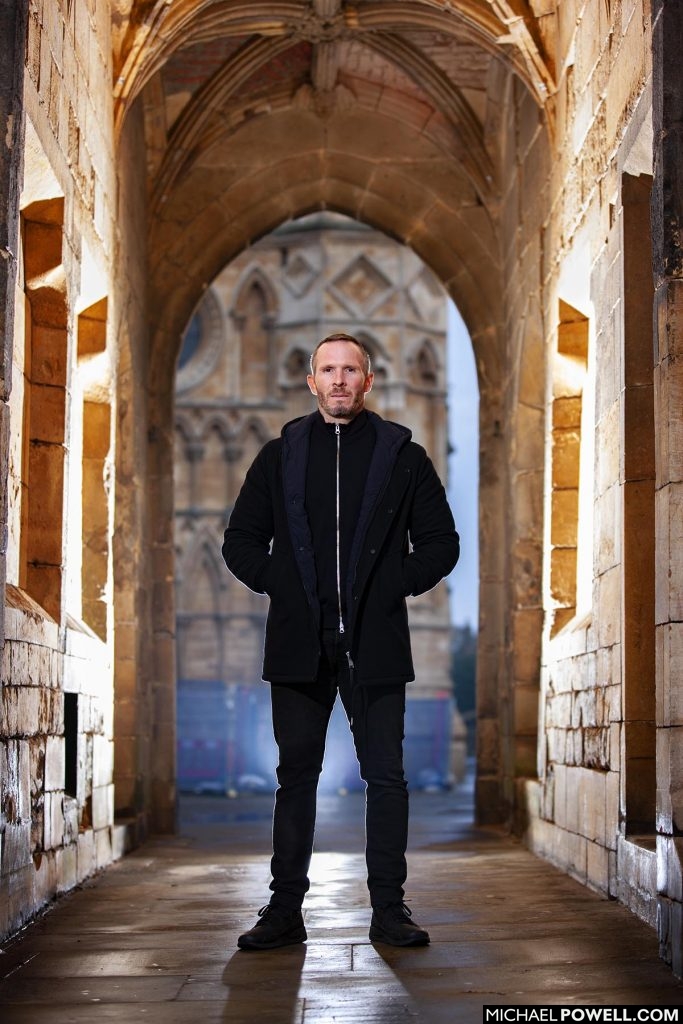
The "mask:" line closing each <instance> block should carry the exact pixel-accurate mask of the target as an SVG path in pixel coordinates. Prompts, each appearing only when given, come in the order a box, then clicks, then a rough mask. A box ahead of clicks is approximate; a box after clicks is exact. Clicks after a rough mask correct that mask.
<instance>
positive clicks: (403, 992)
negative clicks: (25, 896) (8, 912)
mask: <svg viewBox="0 0 683 1024" xmlns="http://www.w3.org/2000/svg"><path fill="white" fill-rule="evenodd" d="M271 808H272V798H271V797H270V796H264V795H258V796H249V797H239V798H237V799H234V800H228V799H224V798H221V797H210V796H203V797H185V798H183V800H182V802H181V823H182V824H181V830H180V833H179V834H178V835H177V836H175V837H172V838H167V839H158V840H156V839H155V840H152V841H150V842H148V843H147V844H146V845H145V846H144V847H143V848H142V849H139V850H137V851H136V852H134V853H133V854H131V855H130V856H128V857H127V858H125V859H124V860H123V861H121V862H119V863H118V864H116V865H114V866H113V867H112V868H110V869H108V870H107V871H105V872H104V873H102V874H101V875H100V876H99V877H98V878H96V879H94V880H93V881H91V882H89V883H87V884H86V885H85V886H83V887H82V888H80V889H78V890H77V891H75V892H72V893H70V894H68V895H66V896H65V897H63V898H62V899H60V900H59V901H58V902H57V904H56V905H55V906H54V907H53V908H52V909H51V910H50V911H49V912H48V913H46V914H44V915H43V916H41V917H40V918H39V919H38V920H37V921H36V922H34V923H33V924H32V925H31V926H29V927H28V928H27V929H25V930H24V931H23V932H22V934H21V935H20V936H19V937H17V938H16V939H15V940H14V941H12V942H9V943H7V944H6V945H5V947H4V950H3V952H2V954H0V1021H1V1022H2V1024H71V1022H74V1024H94V1022H96V1021H117V1022H126V1024H128V1022H133V1021H135V1022H137V1021H145V1022H148V1024H186V1022H188V1024H196V1022H201V1024H218V1022H230V1024H247V1022H249V1024H333V1022H340V1024H401V1022H420V1024H447V1022H448V1024H451V1022H456V1021H457V1022H469V1021H473V1022H475V1021H476V1022H480V1021H482V1017H483V1014H482V1006H483V1005H484V1004H487V1003H488V1004H517V1005H529V1004H537V1003H545V1004H548V1003H552V1004H564V1005H568V1006H571V1005H576V1004H589V1005H606V1004H612V1003H619V1004H649V1005H657V1006H662V1005H676V1006H678V1005H683V984H682V983H681V982H679V981H677V980H676V979H675V978H674V977H673V976H672V974H671V972H670V971H669V969H668V968H667V967H666V965H665V964H663V963H662V962H661V961H660V960H659V959H658V956H657V939H656V935H655V933H654V932H653V931H652V930H651V929H650V928H648V927H647V926H646V925H644V924H642V923H641V922H640V921H638V920H637V919H636V918H635V917H633V915H632V914H630V913H629V912H628V911H627V910H626V909H624V908H623V907H621V906H620V905H619V904H617V903H615V902H613V901H609V900H606V899H603V898H601V897H600V896H598V895H596V894H595V893H592V892H590V891H589V890H587V889H585V888H584V887H583V886H581V885H579V884H578V883H576V882H574V881H572V880H571V879H569V878H567V877H566V876H565V875H563V874H562V873H561V872H559V871H557V870H556V869H554V868H553V867H552V866H550V865H549V864H547V863H545V862H544V861H541V860H538V859H537V858H535V857H534V856H533V855H531V854H530V853H529V852H528V851H527V850H525V848H524V847H523V846H521V845H520V844H519V843H517V842H515V841H513V840H511V839H509V838H506V837H504V836H502V835H501V834H500V833H498V832H496V831H494V830H483V829H481V830H480V829H476V828H474V827H473V826H472V824H471V792H470V791H469V789H468V788H467V787H462V788H461V789H459V790H457V791H455V792H450V793H432V794H430V793H417V794H414V795H413V797H412V814H411V841H410V850H409V871H410V876H409V888H408V897H409V900H410V906H411V908H412V909H413V912H414V916H415V918H416V920H418V921H419V922H420V924H422V925H424V926H425V927H427V928H428V929H429V931H430V933H431V937H432V943H431V945H430V946H428V947H425V948H419V949H394V948H392V947H389V946H380V945H376V946H374V945H372V944H371V943H370V941H369V939H368V926H369V918H370V912H369V909H368V902H367V890H366V886H365V869H364V859H363V855H362V845H363V822H362V812H363V798H362V795H360V794H351V795H348V796H335V795H325V796H322V797H321V799H320V808H319V826H318V832H317V852H316V854H315V855H314V860H313V865H312V875H311V877H312V885H311V891H310V893H309V895H308V897H307V900H306V903H305V920H306V927H307V930H308V935H309V938H308V942H307V943H306V944H305V945H301V946H290V947H287V948H285V949H281V950H273V951H269V952H262V953H253V952H251V953H250V952H241V951H238V950H237V948H236V945H235V942H236V939H237V936H238V935H239V934H240V932H242V931H243V930H245V929H246V928H249V927H251V925H252V924H253V923H254V920H255V917H256V911H257V910H258V908H259V907H260V906H262V905H263V904H264V903H265V902H267V897H268V888H267V887H268V881H269V865H268V861H269V852H270V823H271Z"/></svg>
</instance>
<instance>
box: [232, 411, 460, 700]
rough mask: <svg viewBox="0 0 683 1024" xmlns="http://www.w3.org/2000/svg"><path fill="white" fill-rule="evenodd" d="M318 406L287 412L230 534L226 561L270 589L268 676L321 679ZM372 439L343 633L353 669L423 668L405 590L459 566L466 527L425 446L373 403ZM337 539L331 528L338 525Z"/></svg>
mask: <svg viewBox="0 0 683 1024" xmlns="http://www.w3.org/2000/svg"><path fill="white" fill-rule="evenodd" d="M318 415H319V413H318V412H314V413H312V414H311V415H309V416H304V417H302V418H300V419H297V420H292V421H291V422H290V423H287V424H286V425H285V426H284V427H283V429H282V433H281V436H280V437H279V438H277V439H276V440H273V441H269V442H268V443H267V444H266V445H264V447H263V448H262V449H261V451H260V452H259V454H258V455H257V457H256V459H255V460H254V462H253V463H252V465H251V467H250V469H249V471H248V472H247V475H246V478H245V481H244V484H243V486H242V489H241V491H240V493H239V495H238V497H237V501H236V502H235V507H234V509H233V511H232V515H231V516H230V522H229V524H228V528H227V529H226V531H225V537H224V541H223V557H224V559H225V563H226V565H227V566H228V569H230V571H231V572H232V573H233V574H234V575H235V576H236V577H237V579H238V580H240V581H241V582H242V583H244V584H245V585H246V586H247V587H249V588H250V589H251V590H253V591H255V592H256V593H259V594H261V593H266V594H268V596H269V597H270V609H269V612H268V619H267V622H266V635H265V650H264V662H263V678H264V679H266V680H268V681H270V682H273V683H297V682H299V683H306V682H312V681H314V680H315V678H316V676H317V674H318V663H319V659H320V605H319V602H318V597H317V581H316V568H315V559H314V554H313V540H312V537H311V531H310V526H309V522H308V516H307V514H306V508H305V504H304V498H305V493H306V466H307V459H308V447H309V438H310V431H311V428H312V425H313V423H314V421H315V417H317V416H318ZM369 416H370V417H371V420H372V424H373V426H374V428H375V433H376V442H375V447H374V451H373V454H372V459H371V461H370V467H369V470H368V475H367V480H366V485H365V490H364V493H363V498H362V501H361V504H360V512H359V515H358V522H357V525H356V528H355V532H354V537H353V541H352V545H351V551H350V556H349V560H348V573H347V578H346V580H345V581H343V584H344V586H345V588H346V602H345V603H346V608H347V609H348V611H347V619H348V621H347V623H346V632H345V637H346V640H347V642H348V650H349V653H350V655H351V657H352V660H353V663H354V666H355V674H356V681H357V682H358V683H361V684H370V685H371V684H391V683H402V682H409V681H410V680H412V679H414V678H415V674H414V671H413V662H412V655H411V649H410V634H409V631H408V613H407V608H406V600H405V599H406V597H407V596H408V595H418V594H423V593H425V592H426V591H427V590H431V589H432V587H435V586H436V584H437V583H438V582H439V581H440V580H441V579H443V577H444V576H447V575H448V573H449V572H450V571H451V570H452V569H453V567H454V566H455V564H456V562H457V560H458V555H459V551H460V547H459V538H458V534H457V533H456V530H455V525H454V522H453V516H452V514H451V510H450V508H449V506H448V502H447V500H446V494H445V491H444V488H443V485H442V484H441V481H440V480H439V477H438V476H437V473H436V471H435V469H434V467H433V465H432V463H431V461H430V459H429V458H428V456H427V453H426V452H425V450H424V448H422V447H420V445H418V444H415V443H414V442H413V441H411V439H410V438H411V433H410V431H409V430H408V429H407V428H406V427H403V426H401V425H399V424H397V423H392V422H390V421H389V420H384V419H382V418H381V417H380V416H377V415H376V414H375V413H369ZM330 543H331V544H334V537H333V536H331V537H330Z"/></svg>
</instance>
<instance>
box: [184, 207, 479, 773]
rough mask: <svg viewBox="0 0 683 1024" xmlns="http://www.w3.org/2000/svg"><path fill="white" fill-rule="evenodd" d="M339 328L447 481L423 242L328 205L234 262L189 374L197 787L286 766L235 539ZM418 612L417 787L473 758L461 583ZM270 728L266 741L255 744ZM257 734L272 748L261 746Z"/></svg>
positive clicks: (435, 288) (260, 601)
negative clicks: (262, 460) (459, 666)
mask: <svg viewBox="0 0 683 1024" xmlns="http://www.w3.org/2000/svg"><path fill="white" fill-rule="evenodd" d="M339 330H341V331H346V332H347V333H349V334H353V335H355V336H356V337H358V338H359V339H361V340H362V341H363V343H364V344H365V345H366V347H367V348H368V350H369V351H370V353H371V355H372V363H373V370H374V372H375V383H374V387H373V390H372V392H371V393H370V395H369V396H368V407H369V408H372V409H375V410H376V411H377V412H379V413H380V414H381V415H382V416H384V417H385V418H387V419H395V420H398V421H400V422H401V423H404V424H405V425H406V426H408V427H410V428H411V430H412V431H413V437H414V439H415V440H416V441H418V442H419V443H420V444H422V445H424V447H425V448H426V449H427V451H428V453H429V455H430V456H431V458H432V461H433V462H434V464H435V466H436V469H437V471H438V473H439V475H440V476H441V479H442V480H444V481H445V478H446V460H447V444H448V442H447V410H446V383H445V362H446V297H445V293H444V291H443V288H442V287H441V285H440V284H439V283H438V281H437V280H436V278H435V277H434V276H433V275H432V273H431V272H430V271H429V270H428V269H427V268H426V267H425V265H424V264H423V263H422V262H421V261H420V260H419V259H418V258H417V257H416V256H415V255H414V254H413V253H412V252H411V251H410V250H409V249H408V248H406V247H405V246H402V245H400V244H398V243H397V242H394V241H393V240H392V239H390V238H388V237H387V236H385V235H383V234H380V233H379V232H377V231H374V230H372V229H370V228H368V227H366V226H364V225H361V224H359V223H357V222H356V221H353V220H350V219H348V218H346V217H344V216H341V215H338V214H332V213H320V214H312V215H310V216H307V217H304V218H302V219H300V220H297V221H295V222H291V223H288V224H286V225H284V226H283V227H281V228H279V229H278V230H277V231H275V232H273V233H272V234H270V235H268V236H267V237H266V238H264V239H262V240H261V241H259V242H257V243H256V244H255V245H253V246H252V247H250V248H249V249H247V250H246V251H245V252H243V253H242V254H241V255H240V256H239V257H238V258H237V259H236V260H235V261H234V262H232V263H231V264H230V265H229V266H227V267H226V268H225V269H224V270H223V271H222V272H221V273H220V274H219V275H218V277H217V278H216V279H215V280H214V281H213V282H212V283H211V285H210V286H209V287H208V288H207V290H206V292H205V294H204V296H203V298H202V301H201V303H200V304H199V306H198V308H197V310H196V312H195V315H194V317H193V319H192V321H191V322H190V324H189V326H188V329H187V331H186V334H185V338H184V343H183V347H182V351H181V354H180V359H179V365H178V373H177V384H176V447H175V487H176V502H175V508H176V513H175V515H176V523H175V537H176V549H177V555H178V558H177V605H176V607H177V650H178V675H179V716H178V730H179V738H180V746H179V782H180V784H181V786H182V785H185V786H196V787H202V786H213V785H215V787H216V788H218V789H223V788H227V789H239V788H243V787H244V785H247V784H248V782H249V780H251V782H252V783H253V784H256V780H258V779H261V778H264V777H265V776H266V775H268V774H269V773H270V772H271V771H272V756H270V755H269V754H268V749H267V748H268V747H269V744H270V742H272V741H271V740H270V737H269V736H268V725H267V716H265V715H264V714H263V709H264V706H265V704H266V703H267V691H266V688H265V687H264V686H263V685H262V684H260V682H259V681H260V675H261V658H262V646H263V628H264V623H265V616H266V612H267V598H264V597H261V596H259V595H255V594H252V593H251V592H250V591H248V590H247V589H246V588H245V587H243V586H242V585H241V584H240V583H238V582H237V581H236V580H235V579H234V578H233V577H232V576H231V575H230V574H229V573H228V572H227V570H226V569H225V566H224V565H223V562H222V558H221V553H220V545H221V541H222V536H223V530H224V529H225V525H226V523H227V520H228V517H229V514H230V510H231V508H232V504H233V502H234V500H235V497H236V495H237V493H238V491H239V488H240V486H241V484H242V481H243V479H244V476H245V473H246V471H247V469H248V467H249V465H250V463H251V461H252V459H253V458H254V456H255V455H256V453H257V451H258V450H259V448H260V447H261V445H262V444H263V443H264V442H265V441H266V440H268V439H269V438H272V437H275V436H276V435H278V434H279V432H280V429H281V427H282V425H283V424H284V423H285V422H287V420H290V419H293V418H294V417H297V416H301V415H304V414H306V413H308V412H310V411H311V410H313V409H314V408H315V400H314V399H313V397H312V395H311V394H310V391H309V389H308V386H307V384H306V380H305V377H306V373H307V371H308V360H309V355H310V352H311V351H312V349H313V348H314V346H315V344H316V343H317V342H318V341H319V340H320V339H321V338H323V337H324V336H325V335H327V334H329V333H331V332H332V331H339ZM409 612H410V623H411V633H412V642H413V653H414V658H415V670H416V682H415V683H413V684H411V685H410V686H409V687H408V698H409V701H410V705H409V708H408V713H407V716H406V767H407V771H408V776H409V778H410V779H411V781H412V782H413V783H414V784H417V785H431V784H437V785H438V784H443V783H444V782H446V781H450V780H451V779H452V777H453V776H454V775H455V776H458V775H460V774H461V772H462V766H463V763H464V761H463V759H464V746H462V747H461V745H460V737H461V735H462V730H460V729H459V728H458V727H457V722H458V719H455V722H456V728H455V735H456V736H457V737H458V740H457V741H456V746H457V749H456V750H455V752H454V750H453V745H452V734H453V723H454V717H453V716H454V714H455V712H454V709H453V705H452V698H451V680H450V643H449V635H450V624H449V611H448V594H447V590H446V586H445V584H443V583H442V584H440V585H439V586H438V587H436V588H435V589H434V590H432V591H431V592H429V593H428V594H425V595H423V596H422V597H420V598H417V599H410V600H409ZM254 730H255V731H256V732H258V733H259V737H258V742H255V741H254V738H253V736H252V737H251V738H250V739H249V742H248V743H243V742H242V741H243V739H244V738H245V737H246V735H247V733H249V732H250V731H251V732H252V733H253V732H254ZM254 747H258V749H259V750H260V751H262V752H265V754H266V756H265V757H263V758H262V759H261V760H259V759H258V758H256V759H255V755H254ZM454 754H455V756H454ZM269 761H270V766H269V767H268V762H269ZM344 778H346V776H344ZM245 780H247V781H246V782H245ZM342 781H343V780H342ZM347 782H348V779H347Z"/></svg>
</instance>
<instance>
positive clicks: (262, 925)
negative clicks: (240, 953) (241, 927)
mask: <svg viewBox="0 0 683 1024" xmlns="http://www.w3.org/2000/svg"><path fill="white" fill-rule="evenodd" d="M258 916H259V919H258V921H257V922H256V924H255V925H254V927H253V928H251V929H250V930H249V931H248V932H245V933H244V935H240V937H239V939H238V940H237V945H238V946H239V948H240V949H278V948H279V947H280V946H294V945H296V944H297V943H298V942H305V941H306V939H307V938H308V936H307V935H306V929H305V928H304V919H303V917H302V916H301V911H300V910H289V909H288V908H287V907H279V906H277V905H275V906H271V905H270V904H268V905H267V906H265V907H261V909H260V910H259V912H258Z"/></svg>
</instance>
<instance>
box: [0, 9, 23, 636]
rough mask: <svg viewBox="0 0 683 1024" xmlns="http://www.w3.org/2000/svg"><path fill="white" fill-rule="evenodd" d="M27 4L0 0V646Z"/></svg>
mask: <svg viewBox="0 0 683 1024" xmlns="http://www.w3.org/2000/svg"><path fill="white" fill-rule="evenodd" d="M27 11H28V2H27V0H0V206H1V208H2V210H3V211H4V216H3V217H2V218H1V219H0V345H1V348H0V594H1V595H2V600H0V647H2V646H3V644H4V640H5V629H4V607H5V600H4V593H5V578H6V569H5V566H6V556H7V514H8V509H7V472H8V446H9V407H8V405H7V402H8V400H9V395H10V391H11V388H12V347H13V335H14V288H15V284H16V277H17V252H18V236H19V193H20V191H21V175H22V165H23V152H24V111H23V86H24V54H25V48H26V20H27V16H28V15H27Z"/></svg>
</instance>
